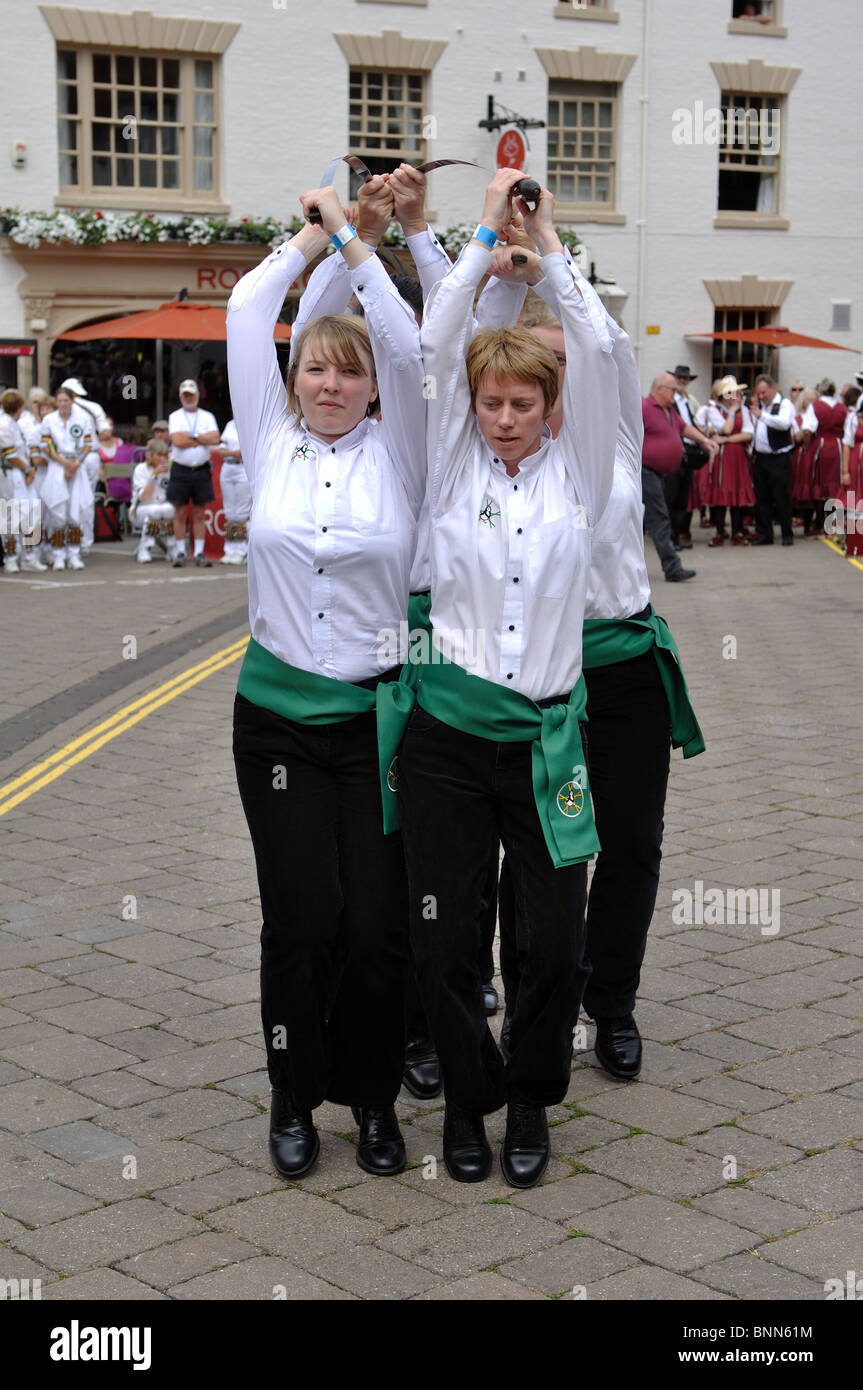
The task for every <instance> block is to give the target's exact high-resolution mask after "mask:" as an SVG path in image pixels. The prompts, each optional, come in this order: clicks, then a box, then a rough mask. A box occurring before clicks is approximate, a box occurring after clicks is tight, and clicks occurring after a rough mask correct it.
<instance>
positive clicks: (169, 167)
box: [162, 159, 180, 188]
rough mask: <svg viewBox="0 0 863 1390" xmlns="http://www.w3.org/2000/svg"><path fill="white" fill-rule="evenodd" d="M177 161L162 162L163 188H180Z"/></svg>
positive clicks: (164, 160) (166, 160)
mask: <svg viewBox="0 0 863 1390" xmlns="http://www.w3.org/2000/svg"><path fill="white" fill-rule="evenodd" d="M178 168H179V166H178V164H177V161H176V159H163V160H162V187H163V188H179V186H180V178H179V172H178Z"/></svg>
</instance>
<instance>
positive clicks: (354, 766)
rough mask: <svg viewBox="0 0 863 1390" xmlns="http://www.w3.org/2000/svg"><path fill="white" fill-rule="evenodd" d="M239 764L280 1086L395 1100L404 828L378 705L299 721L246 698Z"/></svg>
mask: <svg viewBox="0 0 863 1390" xmlns="http://www.w3.org/2000/svg"><path fill="white" fill-rule="evenodd" d="M234 762H235V766H236V772H237V783H238V786H239V789H240V798H241V800H242V803H243V810H244V812H245V815H246V820H247V822H248V826H249V831H250V834H251V837H252V844H253V846H254V851H255V862H256V864H257V871H258V885H259V889H260V895H261V911H262V914H263V928H262V931H261V1019H262V1022H263V1028H264V1041H265V1043H266V1048H267V1070H268V1072H269V1076H270V1082H271V1084H272V1085H273V1087H275V1088H276V1089H279V1090H285V1091H288V1092H289V1093H290V1095H291V1096H292V1098H293V1100H294V1102H295V1104H296V1105H297V1106H299V1107H300V1109H304V1110H312V1109H314V1108H315V1106H317V1105H320V1104H321V1102H322V1101H324V1100H330V1101H335V1102H336V1103H337V1104H342V1105H360V1106H387V1105H391V1104H392V1103H393V1101H394V1100H395V1098H396V1096H397V1094H398V1091H399V1087H400V1085H401V1075H402V1066H403V1063H404V1017H403V1010H404V976H405V970H406V964H407V926H406V919H407V905H406V902H405V870H404V858H403V854H402V846H401V836H400V835H398V834H395V835H387V836H385V835H384V833H383V829H382V825H381V794H380V783H379V780H378V766H377V737H376V728H375V716H374V712H373V711H372V712H370V713H369V714H362V715H358V716H357V717H356V718H354V719H349V720H345V721H344V722H343V723H339V724H320V725H309V724H299V723H295V722H294V721H293V720H290V719H284V718H282V716H281V715H278V714H272V713H271V712H270V711H269V710H265V709H261V708H260V707H259V706H257V705H254V704H252V703H251V702H250V701H248V700H246V699H244V698H243V696H242V695H239V694H238V695H237V697H236V701H235V705H234Z"/></svg>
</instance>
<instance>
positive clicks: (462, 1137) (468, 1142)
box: [443, 1105, 491, 1182]
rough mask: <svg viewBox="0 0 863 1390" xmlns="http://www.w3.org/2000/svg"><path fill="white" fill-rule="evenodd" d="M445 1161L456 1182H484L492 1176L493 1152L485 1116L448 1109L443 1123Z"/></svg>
mask: <svg viewBox="0 0 863 1390" xmlns="http://www.w3.org/2000/svg"><path fill="white" fill-rule="evenodd" d="M443 1161H444V1163H445V1164H446V1170H447V1172H448V1173H449V1175H450V1177H451V1178H454V1179H455V1181H456V1182H483V1181H484V1180H485V1179H486V1178H487V1177H488V1175H489V1173H490V1172H491V1149H490V1148H489V1145H488V1140H487V1139H486V1137H485V1125H484V1124H483V1118H482V1115H468V1114H466V1113H465V1111H463V1110H458V1109H457V1108H456V1107H455V1106H454V1105H448V1106H447V1108H446V1111H445V1112H444V1121H443Z"/></svg>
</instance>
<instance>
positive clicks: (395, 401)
mask: <svg viewBox="0 0 863 1390" xmlns="http://www.w3.org/2000/svg"><path fill="white" fill-rule="evenodd" d="M309 196H310V197H311V196H314V197H315V199H316V206H317V207H318V209H319V211H320V214H321V218H322V220H323V226H324V228H325V229H326V230H327V232H328V233H330V235H333V234H337V233H338V232H339V219H340V217H341V215H342V214H341V204H340V203H339V201H338V198H337V197H336V195H335V193H334V191H333V190H332V189H325V190H322V191H320V192H319V193H317V194H315V195H309ZM340 254H341V255H342V256H343V257H344V258H345V261H346V262H347V264H348V267H349V268H350V280H351V288H352V289H353V292H354V294H355V295H356V296H357V298H358V299H359V301H360V303H361V304H362V306H363V310H364V312H365V316H366V327H367V328H368V330H369V338H370V340H371V345H372V352H373V354H374V359H375V371H376V373H377V379H378V394H379V396H380V402H381V424H380V430H381V432H382V435H383V438H384V441H385V443H386V446H387V450H388V453H389V456H390V459H391V461H392V465H393V468H394V469H395V471H396V473H397V474H398V476H399V477H400V478H401V481H402V483H403V485H404V489H405V492H406V493H407V496H408V500H409V502H410V505H411V508H412V509H413V512H414V515H415V516H418V515H419V510H420V507H421V505H422V500H423V497H424V495H425V467H426V462H425V441H424V438H423V422H424V417H425V400H424V392H423V364H422V357H421V355H420V345H419V331H418V329H417V321H416V319H415V317H414V313H413V310H412V309H411V308H410V306H409V305H408V304H406V303H405V301H404V300H403V299H402V298H401V296H400V294H399V292H398V290H397V289H396V287H395V285H394V284H393V282H392V280H391V279H390V277H389V276H388V275H387V273H386V271H385V270H384V268H383V266H382V265H381V263H380V261H379V260H378V258H377V256H375V255H374V254H373V253H372V252H371V251H370V250H369V248H368V247H367V246H364V245H363V243H362V242H361V241H360V239H359V238H358V237H351V238H350V239H347V240H345V244H344V245H343V246H342V247H341V251H340Z"/></svg>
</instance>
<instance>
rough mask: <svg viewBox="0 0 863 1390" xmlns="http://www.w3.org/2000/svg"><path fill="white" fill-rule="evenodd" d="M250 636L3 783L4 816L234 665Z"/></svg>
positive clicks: (0, 803) (0, 792)
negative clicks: (211, 677)
mask: <svg viewBox="0 0 863 1390" xmlns="http://www.w3.org/2000/svg"><path fill="white" fill-rule="evenodd" d="M248 642H249V639H248V637H243V638H242V640H241V641H239V642H234V643H233V644H232V645H231V646H230V647H224V648H223V649H222V651H220V652H215V653H214V655H213V656H210V657H208V658H207V660H206V661H201V662H199V663H198V665H197V666H191V667H190V668H189V670H188V671H183V672H182V673H181V674H180V675H179V676H174V678H173V680H169V681H166V682H165V684H164V685H160V686H157V687H156V689H155V690H151V691H149V693H148V694H146V695H141V696H140V697H139V698H138V699H137V700H133V701H132V703H131V704H129V705H124V707H123V708H122V709H120V710H117V712H116V714H112V715H110V716H109V717H108V718H107V719H104V720H103V721H102V723H101V724H97V725H96V726H95V728H93V729H88V730H87V732H86V733H84V734H79V735H78V737H77V738H73V739H72V741H71V743H67V744H66V745H65V747H63V748H60V749H59V750H58V751H57V752H56V753H52V754H51V756H50V757H49V758H45V760H44V761H43V762H41V763H37V765H36V766H35V767H31V768H30V770H29V772H22V774H21V776H20V777H15V778H13V780H12V781H11V782H7V783H6V785H5V786H4V787H0V816H5V814H6V812H7V811H12V810H14V808H15V807H16V806H20V804H21V802H22V801H26V800H27V798H28V796H32V795H33V793H34V792H38V791H40V790H41V788H42V787H47V786H48V784H49V783H50V782H54V781H56V779H57V778H58V777H62V776H63V773H64V772H68V771H69V769H70V767H75V765H76V764H77V763H80V762H83V761H84V759H85V758H89V757H90V755H91V753H96V752H98V750H99V749H100V748H103V747H104V746H105V744H106V743H110V742H111V739H114V738H117V737H118V736H119V735H120V734H123V733H125V732H126V730H127V729H131V728H132V727H133V725H135V724H138V723H140V721H141V720H142V719H146V717H147V715H148V714H152V713H153V711H154V710H157V709H161V707H162V705H167V704H168V703H169V701H171V700H175V699H176V698H177V696H178V695H182V694H183V692H184V691H186V690H191V688H192V686H193V685H197V684H198V683H199V681H204V680H206V679H207V677H208V676H212V675H215V673H216V671H221V670H223V669H224V668H225V667H226V666H230V665H231V663H232V662H234V661H239V659H240V657H241V656H243V654H244V653H245V650H246V647H247V646H248Z"/></svg>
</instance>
